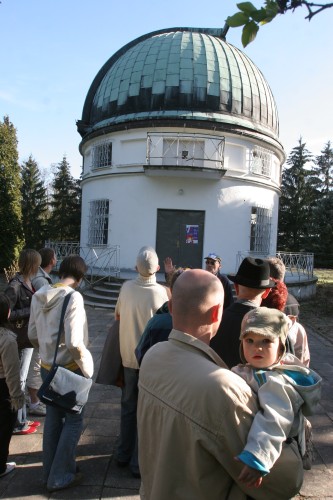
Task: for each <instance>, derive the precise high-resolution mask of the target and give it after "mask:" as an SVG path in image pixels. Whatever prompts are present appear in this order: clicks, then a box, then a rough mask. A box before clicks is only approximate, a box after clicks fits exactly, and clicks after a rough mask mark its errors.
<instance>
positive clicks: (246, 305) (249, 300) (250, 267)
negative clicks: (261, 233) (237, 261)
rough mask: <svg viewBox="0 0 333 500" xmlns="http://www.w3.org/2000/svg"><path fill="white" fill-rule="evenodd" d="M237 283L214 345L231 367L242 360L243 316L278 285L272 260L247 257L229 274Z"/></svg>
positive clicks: (212, 341) (214, 338)
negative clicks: (271, 265) (271, 263)
mask: <svg viewBox="0 0 333 500" xmlns="http://www.w3.org/2000/svg"><path fill="white" fill-rule="evenodd" d="M227 276H228V278H229V279H230V280H231V281H232V282H233V283H234V286H235V290H236V294H237V300H236V302H234V303H233V304H231V306H230V307H228V309H227V310H226V311H224V312H223V316H222V321H221V323H220V326H219V329H218V331H217V334H216V335H215V337H213V338H212V340H211V342H210V346H211V347H212V348H213V349H214V351H216V352H217V354H218V355H219V356H220V357H221V358H222V359H223V361H224V362H225V363H226V364H227V365H228V366H229V368H231V367H233V366H235V365H237V364H238V363H241V359H240V355H239V334H240V327H241V323H242V319H243V317H244V316H245V314H246V313H247V312H248V311H251V309H254V308H255V307H259V306H260V304H261V300H262V299H263V298H265V297H267V295H268V294H269V292H270V289H271V288H273V287H274V286H275V282H274V281H272V280H271V279H270V277H269V276H270V270H269V264H268V262H267V261H264V260H263V259H254V258H253V257H246V258H245V259H244V260H243V261H242V263H241V265H240V266H239V269H238V271H237V273H236V274H228V275H227Z"/></svg>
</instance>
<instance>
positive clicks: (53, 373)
mask: <svg viewBox="0 0 333 500" xmlns="http://www.w3.org/2000/svg"><path fill="white" fill-rule="evenodd" d="M72 293H73V292H72ZM72 293H69V294H67V295H66V297H65V300H64V303H63V306H62V310H61V317H60V325H59V331H58V337H57V344H56V349H55V353H54V359H53V363H52V366H51V369H50V371H49V373H48V374H47V376H46V378H45V380H44V382H43V383H42V385H41V386H40V388H39V390H38V392H37V396H38V397H39V399H40V400H41V401H42V402H43V403H45V404H46V405H49V406H55V407H57V408H60V409H63V410H65V411H66V412H67V413H74V414H78V413H81V412H82V410H83V407H84V405H85V404H86V402H87V401H88V396H89V391H90V388H91V385H92V379H91V378H86V377H83V376H82V375H79V374H77V373H75V372H73V371H71V370H67V368H65V367H64V366H60V365H57V364H56V358H57V352H58V346H59V343H60V336H61V332H62V331H63V328H64V316H65V312H66V308H67V305H68V302H69V299H70V296H71V295H72Z"/></svg>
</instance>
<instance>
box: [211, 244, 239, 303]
mask: <svg viewBox="0 0 333 500" xmlns="http://www.w3.org/2000/svg"><path fill="white" fill-rule="evenodd" d="M205 261H206V271H208V272H209V273H212V274H214V276H216V277H217V278H218V279H219V280H220V281H221V283H222V286H223V289H224V306H223V309H224V310H225V309H227V307H229V306H230V305H231V304H233V303H234V296H233V293H232V286H231V283H230V281H229V280H228V278H227V277H226V275H225V274H222V273H220V269H221V257H219V255H217V254H216V253H214V252H212V253H209V254H208V255H207V257H205Z"/></svg>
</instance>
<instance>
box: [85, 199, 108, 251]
mask: <svg viewBox="0 0 333 500" xmlns="http://www.w3.org/2000/svg"><path fill="white" fill-rule="evenodd" d="M108 232H109V200H93V201H91V202H90V213H89V228H88V245H89V246H92V247H100V246H105V245H107V244H108Z"/></svg>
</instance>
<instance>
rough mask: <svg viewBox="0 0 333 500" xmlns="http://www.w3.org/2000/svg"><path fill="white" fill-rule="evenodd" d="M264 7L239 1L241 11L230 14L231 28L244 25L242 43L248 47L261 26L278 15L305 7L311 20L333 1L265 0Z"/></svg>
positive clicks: (228, 22)
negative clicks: (258, 7)
mask: <svg viewBox="0 0 333 500" xmlns="http://www.w3.org/2000/svg"><path fill="white" fill-rule="evenodd" d="M264 5H265V6H264V7H261V8H260V9H257V8H256V7H255V6H254V5H253V4H252V3H251V2H242V3H238V4H237V7H238V8H239V11H238V12H236V14H234V15H232V16H229V17H228V18H227V20H226V23H227V25H228V26H230V27H231V28H238V27H240V26H243V31H242V44H243V47H246V46H247V45H248V44H249V43H251V42H253V40H254V39H255V37H256V36H257V33H258V31H259V27H260V26H262V25H264V24H267V23H270V22H271V21H272V20H273V19H274V18H275V17H276V16H277V15H279V14H285V13H286V12H288V11H290V10H291V11H294V10H295V9H297V8H299V7H305V8H306V10H307V16H305V19H308V20H309V21H310V20H311V19H312V18H313V17H314V16H316V15H317V14H319V13H320V12H322V11H323V10H325V9H329V8H331V7H333V3H312V2H308V1H307V0H265V3H264Z"/></svg>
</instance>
